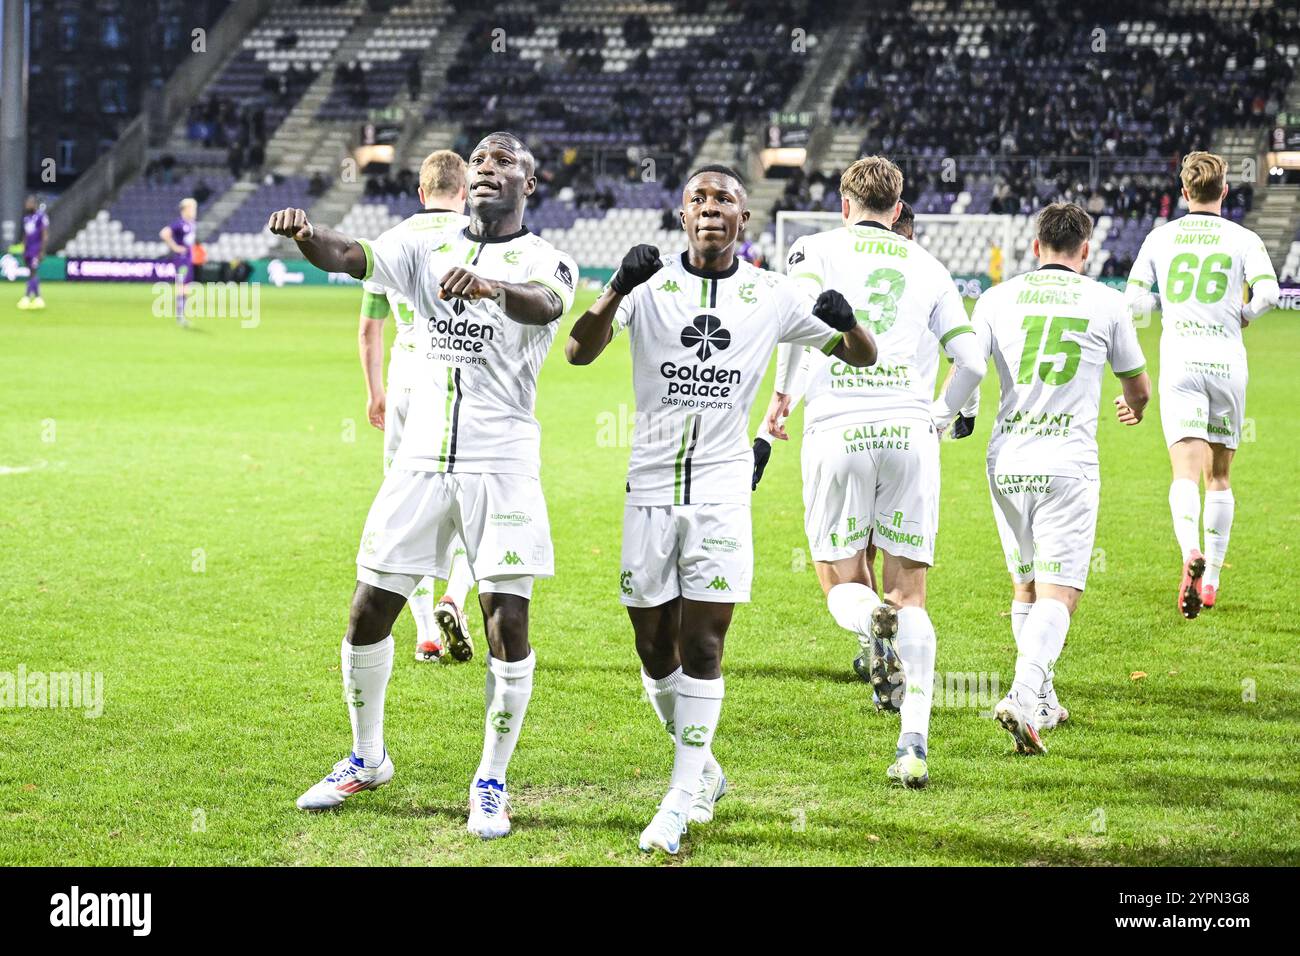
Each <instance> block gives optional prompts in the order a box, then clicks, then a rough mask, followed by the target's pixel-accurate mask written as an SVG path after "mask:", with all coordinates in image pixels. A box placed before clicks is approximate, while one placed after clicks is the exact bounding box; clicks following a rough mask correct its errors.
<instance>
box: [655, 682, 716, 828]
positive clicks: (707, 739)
mask: <svg viewBox="0 0 1300 956" xmlns="http://www.w3.org/2000/svg"><path fill="white" fill-rule="evenodd" d="M722 693H723V682H722V678H721V677H719V678H716V679H714V680H697V679H695V678H694V677H687V676H686V675H685V674H682V676H681V677H680V678H679V679H678V681H677V702H676V706H675V708H674V721H675V723H676V725H677V733H676V734H675V735H674V736H673V742H674V744H675V746H674V748H673V750H674V752H673V775H672V779H671V780H670V781H669V783H668V795H667V796H666V797H664V802H663V805H664V806H666V807H670V808H671V809H673V810H678V811H680V812H682V813H686V812H687V811H689V810H690V808H691V801H692V800H694V799H695V791H696V789H697V788H698V787H699V783H700V774H702V773H703V772H704V766H705V764H706V763H707V762H708V760H709V754H710V753H711V751H712V747H713V732H714V731H715V730H716V729H717V727H718V717H719V716H721V714H722Z"/></svg>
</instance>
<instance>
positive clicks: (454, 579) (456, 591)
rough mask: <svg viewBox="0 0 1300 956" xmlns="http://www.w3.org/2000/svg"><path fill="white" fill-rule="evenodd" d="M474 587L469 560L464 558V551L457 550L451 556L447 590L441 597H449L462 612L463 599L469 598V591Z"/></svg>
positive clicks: (463, 607)
mask: <svg viewBox="0 0 1300 956" xmlns="http://www.w3.org/2000/svg"><path fill="white" fill-rule="evenodd" d="M473 586H474V572H473V571H471V570H470V568H469V559H468V558H466V557H465V549H464V548H457V549H456V550H455V551H454V552H453V553H452V556H451V570H449V571H448V572H447V590H445V591H443V592H442V596H443V597H450V598H451V599H452V600H453V601H455V602H456V606H457V607H458V608H460V609H461V610H462V611H463V610H465V599H466V598H467V597H469V589H470V588H472V587H473Z"/></svg>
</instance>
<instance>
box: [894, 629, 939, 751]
mask: <svg viewBox="0 0 1300 956" xmlns="http://www.w3.org/2000/svg"><path fill="white" fill-rule="evenodd" d="M894 648H895V649H896V650H897V651H898V659H899V660H900V661H901V662H902V664H903V678H904V684H905V686H906V687H907V693H905V694H904V695H903V706H902V707H901V708H900V710H901V717H902V722H901V726H900V727H899V734H898V740H899V744H898V745H899V746H900V747H901V746H903V742H902V741H903V738H904V737H905V736H907V735H908V734H919V735H920V737H921V741H922V743H924V742H925V741H926V740H927V738H928V737H929V733H930V705H931V703H932V700H931V698H932V696H933V694H934V650H935V636H934V625H933V624H931V623H930V615H928V614H926V613H925V608H923V607H904V608H899V610H898V636H897V637H896V638H894Z"/></svg>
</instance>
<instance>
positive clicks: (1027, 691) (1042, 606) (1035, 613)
mask: <svg viewBox="0 0 1300 956" xmlns="http://www.w3.org/2000/svg"><path fill="white" fill-rule="evenodd" d="M1069 630H1070V611H1069V609H1068V608H1067V607H1066V606H1065V605H1064V604H1062V603H1061V602H1060V601H1057V600H1055V599H1053V598H1041V597H1040V598H1039V599H1038V600H1037V601H1035V602H1034V609H1033V610H1032V611H1030V612H1029V617H1028V619H1027V620H1026V621H1025V623H1024V626H1023V627H1022V628H1021V631H1020V635H1021V641H1023V649H1022V650H1021V651H1020V653H1019V654H1018V655H1017V657H1016V678H1015V682H1014V683H1013V684H1012V685H1011V693H1012V694H1013V695H1014V696H1016V697H1017V698H1019V700H1020V702H1021V703H1022V704H1024V705H1025V706H1026V707H1028V706H1030V705H1032V704H1034V703H1035V702H1036V701H1037V699H1038V695H1039V693H1040V692H1041V691H1042V689H1043V685H1044V684H1045V683H1046V682H1047V675H1049V674H1050V673H1052V668H1053V667H1054V666H1055V664H1056V659H1057V658H1058V657H1060V655H1061V648H1063V647H1065V635H1066V634H1067V633H1068V632H1069Z"/></svg>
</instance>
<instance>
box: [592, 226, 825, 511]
mask: <svg viewBox="0 0 1300 956" xmlns="http://www.w3.org/2000/svg"><path fill="white" fill-rule="evenodd" d="M686 256H687V254H686V253H684V252H683V253H682V254H681V255H680V256H665V257H664V258H663V263H664V265H663V268H662V269H660V270H659V271H658V272H656V273H655V274H654V275H653V276H652V277H651V278H650V279H649V280H648V281H646V282H644V283H642V284H641V285H639V286H637V287H636V288H635V289H633V290H632V293H631V294H630V295H628V296H625V297H624V298H623V301H622V302H620V303H619V307H618V311H617V313H616V314H615V316H614V334H615V335H617V334H618V333H619V332H620V331H621V330H622V329H627V330H628V337H629V340H630V343H631V349H632V375H633V385H634V387H635V391H636V407H637V414H636V421H635V428H634V430H633V435H632V458H631V462H630V463H629V465H628V476H627V492H628V495H627V502H628V503H629V504H634V505H673V504H677V505H683V504H685V505H689V504H715V503H725V502H740V503H745V504H747V503H748V502H749V499H750V482H751V479H752V477H753V472H754V459H753V453H752V448H751V445H750V442H749V437H748V432H749V409H750V406H751V405H753V403H754V395H755V393H756V392H757V390H758V386H759V383H760V382H761V381H762V379H763V376H764V374H766V372H767V365H768V361H769V360H770V359H771V357H772V351H773V349H775V348H776V345H777V343H778V342H795V343H798V344H800V345H811V346H813V347H815V348H817V349H821V350H824V351H830V350H832V349H834V348H835V346H836V345H838V344H839V342H840V339H841V338H842V336H841V335H840V333H839V332H836V331H835V330H834V329H832V328H831V327H830V326H828V325H827V324H826V323H825V322H823V321H822V320H821V319H819V318H817V317H816V316H814V315H813V314H812V306H813V300H812V299H809V298H808V297H807V296H806V295H804V294H803V293H802V292H800V291H799V289H798V288H797V287H796V286H795V285H794V283H792V282H790V281H789V280H788V279H786V277H785V276H782V275H778V274H777V273H775V272H767V271H765V270H763V269H759V268H756V267H755V266H753V265H751V264H750V263H748V262H745V261H744V260H743V259H740V258H739V257H737V258H736V261H735V264H734V265H733V267H732V268H731V270H730V271H728V272H725V273H709V272H703V271H701V270H698V269H694V268H692V267H691V266H690V265H689V264H688V262H687V258H686Z"/></svg>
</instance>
